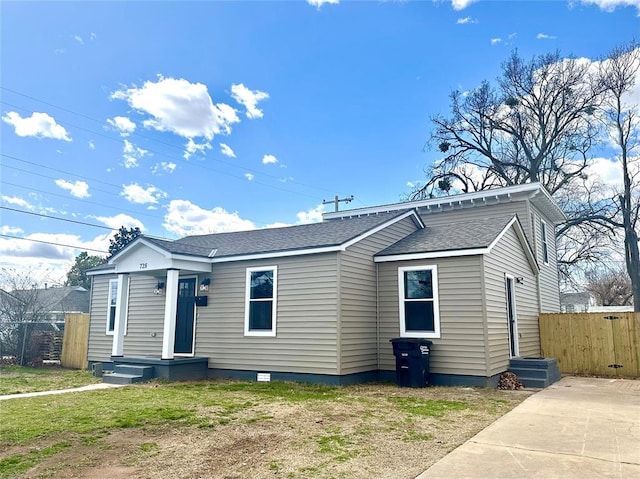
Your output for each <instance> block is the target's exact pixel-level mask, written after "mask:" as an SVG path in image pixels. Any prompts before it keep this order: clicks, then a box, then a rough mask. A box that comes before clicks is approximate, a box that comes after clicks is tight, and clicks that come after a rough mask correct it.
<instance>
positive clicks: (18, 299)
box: [0, 268, 51, 365]
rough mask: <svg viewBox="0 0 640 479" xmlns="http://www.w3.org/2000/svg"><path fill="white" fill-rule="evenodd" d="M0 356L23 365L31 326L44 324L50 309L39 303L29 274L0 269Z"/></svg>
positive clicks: (36, 287) (26, 357)
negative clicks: (10, 358) (13, 358)
mask: <svg viewBox="0 0 640 479" xmlns="http://www.w3.org/2000/svg"><path fill="white" fill-rule="evenodd" d="M0 284H2V285H3V287H4V288H5V289H2V290H0V355H11V356H15V357H16V358H18V361H19V364H20V365H24V364H25V363H26V362H27V359H29V358H28V356H29V344H30V341H31V334H32V333H33V329H34V328H33V325H34V323H37V322H40V321H44V320H45V319H46V318H47V313H48V312H49V311H50V309H51V305H50V304H47V303H46V301H44V300H43V298H42V294H41V291H42V290H41V289H39V288H38V284H37V280H36V279H35V278H34V277H33V275H32V273H31V272H30V271H27V272H21V271H18V270H15V269H7V268H2V269H0Z"/></svg>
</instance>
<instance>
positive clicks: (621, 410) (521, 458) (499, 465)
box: [417, 377, 640, 479]
mask: <svg viewBox="0 0 640 479" xmlns="http://www.w3.org/2000/svg"><path fill="white" fill-rule="evenodd" d="M454 478H455V479H462V478H473V479H485V478H486V479H489V478H491V479H493V478H496V479H498V478H500V479H506V478H541V479H542V478H544V479H550V478H562V479H574V478H575V479H585V478H589V479H592V478H620V479H627V478H640V380H637V381H632V380H624V379H600V378H581V377H580V378H579V377H565V378H563V379H561V380H560V381H559V382H557V383H555V384H554V385H552V386H550V387H548V388H546V389H544V390H542V391H540V392H538V393H536V394H534V395H533V396H530V397H529V398H527V399H526V400H525V401H524V402H522V403H521V404H520V405H518V406H517V407H516V408H515V409H513V410H512V411H511V412H509V413H508V414H506V415H505V416H503V417H501V418H500V419H498V420H497V421H496V422H494V423H493V424H491V425H490V426H489V427H487V428H486V429H484V430H483V431H481V432H480V433H478V434H477V435H476V436H474V437H473V438H471V439H470V440H468V441H467V442H466V443H464V444H463V445H462V446H460V447H458V448H457V449H455V450H454V451H452V452H451V453H450V454H449V455H447V456H445V457H444V458H442V459H441V460H440V461H438V462H437V463H435V464H434V465H433V466H431V467H430V468H429V469H428V470H427V471H425V472H424V473H422V474H420V475H419V476H418V478H417V479H454Z"/></svg>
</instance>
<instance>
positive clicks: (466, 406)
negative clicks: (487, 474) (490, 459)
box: [0, 381, 528, 479]
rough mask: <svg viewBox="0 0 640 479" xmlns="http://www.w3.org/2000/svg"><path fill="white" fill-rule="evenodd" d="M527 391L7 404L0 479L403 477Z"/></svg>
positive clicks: (162, 393)
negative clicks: (99, 478)
mask: <svg viewBox="0 0 640 479" xmlns="http://www.w3.org/2000/svg"><path fill="white" fill-rule="evenodd" d="M0 382H1V381H0ZM85 384H86V383H85ZM527 394H528V393H527V392H522V391H499V390H490V389H481V388H480V389H478V388H436V387H434V388H425V389H410V388H398V387H396V386H395V385H391V384H367V385H359V386H349V387H330V386H317V385H306V384H297V383H284V382H272V383H250V382H239V381H198V382H184V383H164V382H157V381H154V382H150V383H144V384H138V385H135V386H129V387H124V388H118V389H108V390H100V391H91V392H82V393H68V394H62V395H51V396H41V397H36V398H23V399H10V400H6V401H3V402H2V403H1V404H0V479H4V478H32V477H38V478H54V477H55V478H61V479H66V478H75V477H109V478H113V479H118V478H133V479H135V478H140V479H147V478H149V479H150V478H165V477H181V478H196V477H198V478H214V477H215V478H218V477H219V478H228V479H231V478H244V477H285V478H290V479H293V478H296V479H297V478H354V479H358V478H372V477H393V478H397V479H402V478H413V477H415V476H416V475H418V474H419V473H420V472H422V471H423V470H425V469H426V468H428V467H429V465H431V464H433V463H434V462H435V461H437V460H438V459H439V458H441V457H442V456H444V455H445V454H446V453H447V452H449V451H450V450H452V449H453V448H455V447H456V446H458V445H459V444H461V443H462V442H464V441H465V440H466V439H468V438H469V437H471V436H473V435H474V434H475V433H477V432H478V431H480V430H481V429H482V428H484V427H486V426H487V425H488V424H490V423H491V422H493V421H494V420H495V419H497V418H498V417H500V416H501V415H503V414H504V413H506V412H507V411H509V410H511V409H512V408H513V407H514V406H515V405H517V404H518V403H520V402H521V401H522V400H523V399H525V398H526V397H527Z"/></svg>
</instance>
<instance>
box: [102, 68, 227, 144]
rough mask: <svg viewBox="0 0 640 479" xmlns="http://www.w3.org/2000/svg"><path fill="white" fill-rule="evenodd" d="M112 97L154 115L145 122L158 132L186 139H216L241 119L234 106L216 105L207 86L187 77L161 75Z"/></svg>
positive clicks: (148, 126)
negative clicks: (191, 80)
mask: <svg viewBox="0 0 640 479" xmlns="http://www.w3.org/2000/svg"><path fill="white" fill-rule="evenodd" d="M111 98H115V99H119V100H125V101H126V102H127V103H128V104H129V105H130V106H131V107H132V108H135V109H136V110H137V111H139V112H141V113H147V114H148V115H150V116H151V117H152V118H148V119H146V120H144V122H143V125H144V126H145V127H147V128H153V129H155V130H158V131H169V132H172V133H175V134H176V135H179V136H182V137H184V138H195V137H204V138H206V139H207V140H211V139H213V137H214V135H217V134H219V133H224V134H229V133H230V132H231V125H232V124H234V123H237V122H239V121H240V119H239V118H238V115H237V112H236V110H235V109H234V108H232V107H231V106H229V105H226V104H224V103H218V104H214V103H213V101H212V99H211V96H210V95H209V92H208V90H207V86H206V85H203V84H202V83H191V82H189V81H187V80H185V79H182V78H181V79H175V78H163V77H162V76H159V77H158V80H157V81H156V82H153V81H147V82H145V83H144V85H143V86H142V87H140V88H138V87H136V86H133V87H131V88H124V89H122V90H119V91H116V92H115V93H112V95H111Z"/></svg>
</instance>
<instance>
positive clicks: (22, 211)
mask: <svg viewBox="0 0 640 479" xmlns="http://www.w3.org/2000/svg"><path fill="white" fill-rule="evenodd" d="M0 209H2V210H8V211H15V212H17V213H23V214H25V215H33V216H39V217H41V218H48V219H52V220H58V221H66V222H67V223H75V224H78V225H84V226H93V227H94V228H102V229H105V230H109V231H118V229H117V228H109V227H108V226H103V225H96V224H93V223H85V222H84V221H77V220H70V219H68V218H60V217H59V216H50V215H44V214H42V213H34V212H32V211H24V210H18V209H16V208H9V207H7V206H0Z"/></svg>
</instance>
